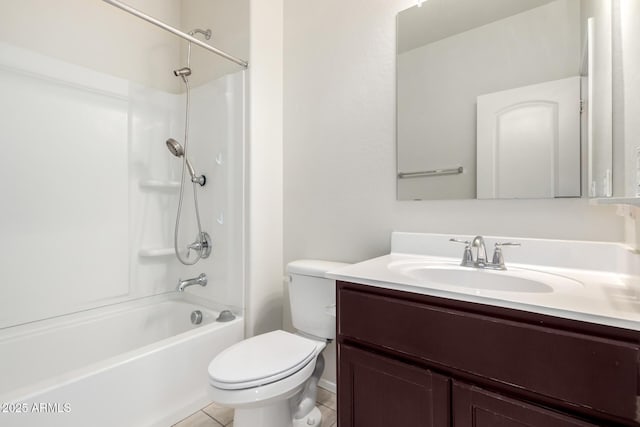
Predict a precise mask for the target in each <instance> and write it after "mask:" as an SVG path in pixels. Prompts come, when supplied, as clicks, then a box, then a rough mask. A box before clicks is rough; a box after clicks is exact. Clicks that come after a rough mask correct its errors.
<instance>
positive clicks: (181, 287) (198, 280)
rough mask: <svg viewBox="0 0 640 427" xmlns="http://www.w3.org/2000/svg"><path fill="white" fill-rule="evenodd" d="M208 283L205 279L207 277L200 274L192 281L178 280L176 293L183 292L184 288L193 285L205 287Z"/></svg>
mask: <svg viewBox="0 0 640 427" xmlns="http://www.w3.org/2000/svg"><path fill="white" fill-rule="evenodd" d="M208 281H209V279H207V275H206V274H204V273H202V274H201V275H199V276H198V277H194V278H193V279H187V280H181V279H178V292H184V288H187V287H189V286H193V285H200V286H207V282H208Z"/></svg>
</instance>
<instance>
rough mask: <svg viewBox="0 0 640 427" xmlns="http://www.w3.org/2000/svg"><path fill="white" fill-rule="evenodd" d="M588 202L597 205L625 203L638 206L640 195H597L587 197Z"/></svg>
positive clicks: (639, 204) (639, 205)
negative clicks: (592, 197)
mask: <svg viewBox="0 0 640 427" xmlns="http://www.w3.org/2000/svg"><path fill="white" fill-rule="evenodd" d="M589 203H590V204H592V205H598V206H607V205H614V206H615V205H626V206H637V207H640V197H599V198H595V199H589Z"/></svg>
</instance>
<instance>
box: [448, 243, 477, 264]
mask: <svg viewBox="0 0 640 427" xmlns="http://www.w3.org/2000/svg"><path fill="white" fill-rule="evenodd" d="M449 241H450V242H454V243H462V244H464V245H466V246H465V247H464V253H463V254H462V262H461V263H460V265H462V266H469V265H472V264H473V254H472V253H471V242H470V241H468V240H461V239H454V238H453V237H452V238H451V239H449Z"/></svg>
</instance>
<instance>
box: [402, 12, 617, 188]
mask: <svg viewBox="0 0 640 427" xmlns="http://www.w3.org/2000/svg"><path fill="white" fill-rule="evenodd" d="M610 6H611V2H610V0H518V1H514V0H483V1H478V0H430V1H428V2H424V3H423V4H422V7H412V8H410V9H407V10H405V11H402V12H400V13H399V14H398V52H397V167H398V168H397V172H398V176H397V196H398V199H400V200H416V199H419V200H429V199H472V198H476V197H477V194H476V190H477V188H478V182H477V180H484V179H485V178H486V177H485V176H484V174H483V172H481V171H477V170H476V165H477V164H478V158H477V156H478V155H479V153H478V150H479V148H478V146H477V135H476V133H477V123H476V120H477V109H476V107H477V106H476V102H477V98H478V97H479V96H482V95H486V94H490V93H496V92H501V91H508V90H512V89H516V88H522V87H526V86H531V85H537V84H542V83H545V82H552V81H556V80H562V79H567V78H570V77H576V76H580V75H585V74H586V70H585V69H583V66H582V63H583V57H586V54H585V53H584V52H585V51H586V49H585V47H584V46H586V19H587V18H589V17H591V16H593V15H594V14H597V13H600V12H599V10H600V9H602V10H605V12H606V9H607V8H610ZM603 13H604V12H603ZM602 19H603V20H606V16H605V17H604V18H602ZM609 30H610V26H609ZM606 31H607V28H606V25H605V26H603V27H602V32H603V37H602V38H601V40H600V42H599V43H600V46H602V47H603V49H602V51H601V54H600V53H598V55H600V59H601V61H600V64H601V65H602V66H603V67H602V68H598V67H594V69H593V70H592V71H593V75H590V77H592V78H593V79H598V81H599V82H602V85H601V86H600V87H601V88H602V90H601V92H600V94H601V95H600V97H599V99H600V100H604V101H605V102H603V106H604V107H603V108H601V109H600V107H601V106H600V105H597V106H595V105H594V106H592V107H594V109H593V114H594V116H593V117H594V120H593V122H592V123H593V129H594V131H595V133H597V134H598V135H595V134H594V136H595V137H594V141H595V140H596V139H597V141H599V142H597V143H595V144H596V146H597V150H600V147H603V148H602V150H601V152H606V150H607V148H606V142H607V138H606V136H607V135H609V136H610V135H611V104H610V103H609V104H608V106H607V105H606V90H607V85H606V82H607V81H608V82H609V86H608V87H609V90H610V88H611V84H610V82H611V73H610V72H609V73H608V74H607V73H604V74H598V73H600V72H601V71H602V70H605V71H606V69H605V68H604V65H605V64H606V62H607V59H606V53H607V52H606V49H604V48H606V44H607V41H606V34H604V33H606ZM609 40H610V36H609ZM609 51H610V49H609ZM609 53H610V52H609ZM609 65H611V60H610V59H609ZM584 93H586V88H585V91H584ZM596 102H597V100H596ZM576 103H577V104H578V108H579V105H580V102H579V101H577V102H576ZM607 117H608V118H609V127H608V128H607V125H606V118H607ZM600 119H602V123H604V125H603V126H600V125H599V123H598V120H600ZM583 120H584V117H583ZM607 129H608V130H607ZM514 131H515V130H514ZM576 132H578V134H580V124H578V125H577V127H576V129H574V132H572V134H574V135H575V133H576ZM585 134H586V126H585ZM580 136H581V137H582V135H580ZM609 142H610V138H609ZM581 144H582V149H583V152H582V153H581V152H580V150H579V151H578V154H576V158H575V159H573V161H572V162H571V164H572V167H574V166H575V164H576V162H577V163H578V164H579V166H578V172H575V168H574V169H573V170H572V172H571V173H577V175H576V176H574V179H572V182H575V180H576V179H577V180H578V182H579V181H580V179H581V178H580V176H583V177H584V178H583V182H582V184H581V186H582V188H581V189H580V188H579V189H578V190H577V191H573V190H572V191H571V192H565V191H563V190H562V191H560V192H558V191H557V190H558V189H554V190H553V191H551V190H549V191H547V193H541V192H539V191H537V190H533V189H528V190H527V191H525V192H524V193H520V194H516V193H509V195H507V193H504V194H503V195H501V196H495V197H505V198H506V197H516V198H530V197H567V196H570V197H579V196H580V194H581V193H583V194H586V191H585V188H586V187H587V185H586V164H587V162H586V158H584V156H585V154H584V153H586V150H584V144H585V141H584V140H581ZM580 155H582V156H583V158H582V163H580V160H581V159H580ZM598 164H602V163H598ZM556 166H557V167H559V168H560V169H562V165H561V164H557V165H556ZM460 168H461V169H460ZM551 169H553V168H549V170H551ZM438 170H462V172H461V173H451V174H449V173H448V174H431V173H427V174H425V173H416V172H425V171H438ZM491 173H492V174H493V173H494V172H493V171H492V172H491ZM556 174H557V175H558V176H561V175H563V174H564V171H562V170H557V171H556ZM555 179H556V177H555V176H549V177H546V178H545V180H546V181H549V180H555ZM572 185H573V184H572ZM580 190H582V191H580ZM480 197H494V196H490V195H480Z"/></svg>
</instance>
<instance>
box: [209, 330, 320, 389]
mask: <svg viewBox="0 0 640 427" xmlns="http://www.w3.org/2000/svg"><path fill="white" fill-rule="evenodd" d="M316 348H317V343H316V342H315V341H313V340H310V339H308V338H304V337H301V336H298V335H294V334H291V333H289V332H285V331H273V332H268V333H266V334H262V335H257V336H255V337H252V338H249V339H246V340H244V341H241V342H239V343H237V344H234V345H232V346H231V347H229V348H227V349H226V350H224V351H222V352H221V353H220V354H219V355H217V356H216V357H215V358H214V359H213V360H212V361H211V363H210V364H209V380H210V382H211V384H212V385H213V386H215V387H218V388H221V389H227V390H236V389H243V388H250V387H256V386H259V385H263V384H268V383H272V382H274V381H278V380H280V379H282V378H285V377H288V376H289V375H292V374H294V373H296V372H298V371H299V370H300V369H302V368H303V367H304V366H306V365H307V363H309V362H310V361H311V360H312V359H313V358H314V357H315V355H316Z"/></svg>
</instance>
